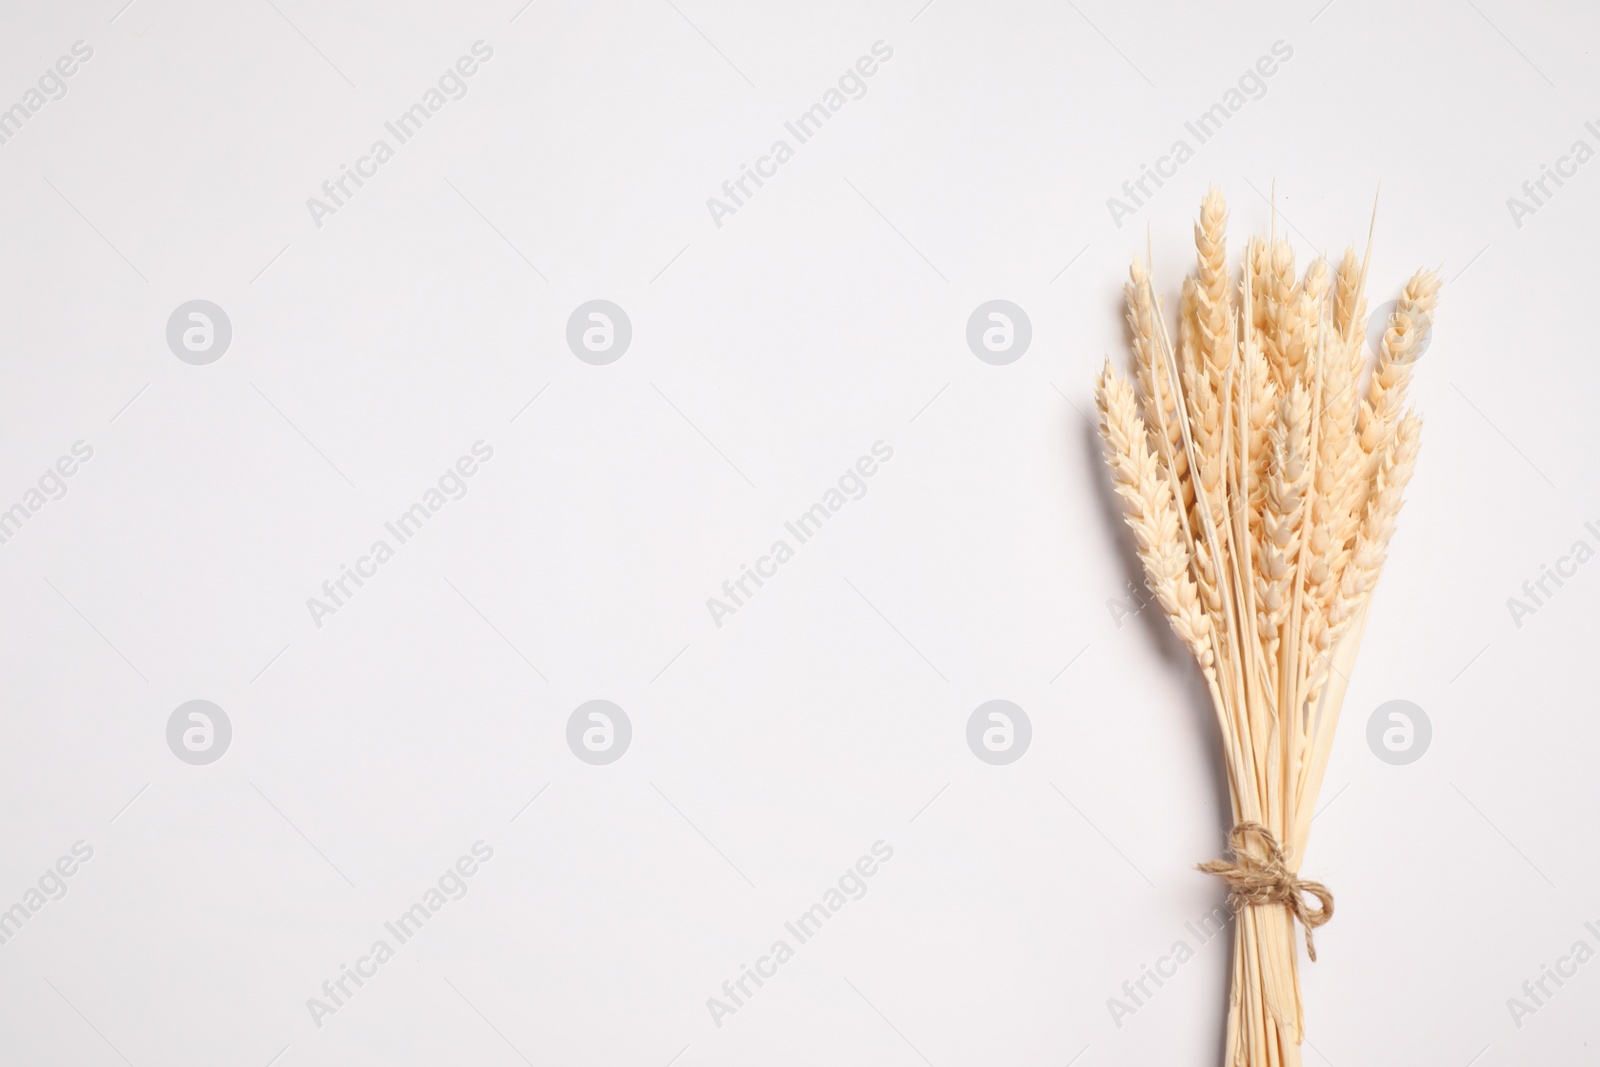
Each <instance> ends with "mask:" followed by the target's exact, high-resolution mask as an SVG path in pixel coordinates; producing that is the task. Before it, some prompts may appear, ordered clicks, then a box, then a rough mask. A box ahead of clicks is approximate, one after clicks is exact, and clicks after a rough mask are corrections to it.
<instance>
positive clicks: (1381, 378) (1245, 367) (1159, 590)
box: [1097, 190, 1439, 1067]
mask: <svg viewBox="0 0 1600 1067" xmlns="http://www.w3.org/2000/svg"><path fill="white" fill-rule="evenodd" d="M1226 225H1227V208H1226V206H1225V204H1224V202H1223V199H1222V196H1221V195H1220V194H1219V193H1217V192H1216V191H1215V190H1213V191H1212V192H1210V193H1209V194H1207V196H1206V197H1205V200H1204V202H1203V204H1202V206H1201V211H1200V220H1199V222H1198V224H1197V225H1196V226H1195V244H1196V246H1197V247H1198V249H1199V267H1198V270H1197V271H1196V273H1195V274H1194V275H1193V276H1191V277H1189V278H1187V279H1185V281H1184V286H1183V295H1182V300H1181V303H1180V307H1179V328H1178V345H1177V347H1176V350H1174V346H1173V345H1172V342H1171V339H1170V337H1169V335H1168V332H1167V327H1166V323H1165V321H1164V319H1163V315H1162V308H1161V304H1160V301H1159V300H1157V298H1156V295H1155V289H1154V286H1153V285H1152V283H1151V280H1150V275H1149V273H1148V271H1147V270H1146V268H1145V266H1144V265H1143V264H1142V263H1141V262H1139V261H1138V260H1135V261H1134V263H1133V267H1132V269H1131V271H1130V272H1129V273H1130V279H1129V282H1128V284H1127V286H1126V290H1125V291H1126V294H1127V306H1128V325H1129V326H1130V327H1131V328H1132V333H1133V355H1134V365H1135V377H1136V379H1137V388H1135V386H1134V385H1133V384H1131V383H1130V382H1129V381H1128V380H1126V379H1124V378H1122V377H1120V376H1118V375H1117V374H1116V372H1114V371H1113V370H1112V369H1111V364H1110V361H1109V360H1108V361H1107V363H1106V366H1105V369H1104V370H1103V371H1102V372H1101V374H1100V377H1099V379H1098V382H1097V400H1098V403H1099V409H1100V431H1101V434H1102V435H1103V436H1104V438H1105V445H1106V462H1107V463H1108V464H1109V465H1110V467H1111V472H1112V478H1113V481H1114V483H1115V488H1116V492H1117V494H1118V496H1120V497H1121V499H1122V501H1123V502H1124V504H1125V507H1126V518H1127V522H1128V526H1129V527H1130V528H1131V529H1132V530H1133V535H1134V540H1135V541H1136V542H1137V546H1138V553H1139V557H1140V559H1141V561H1142V562H1143V565H1144V571H1145V580H1146V582H1147V583H1148V584H1149V587H1150V591H1151V592H1152V593H1153V594H1154V596H1155V599H1156V600H1157V602H1159V604H1160V605H1161V607H1162V609H1163V610H1164V611H1165V612H1166V614H1167V617H1168V619H1169V620H1170V622H1171V623H1172V628H1173V630H1174V631H1175V632H1176V633H1177V635H1178V637H1179V639H1180V640H1182V641H1183V642H1184V644H1186V645H1187V646H1188V647H1189V649H1190V651H1191V652H1193V654H1194V658H1195V661H1196V662H1197V663H1198V665H1199V668H1200V671H1201V673H1202V674H1203V675H1204V677H1205V682H1206V685H1207V687H1208V688H1209V690H1210V693H1211V702H1212V704H1213V705H1214V707H1215V710H1216V716H1217V724H1218V726H1219V727H1220V728H1221V731H1222V747H1223V750H1224V752H1225V754H1226V760H1227V775H1228V786H1229V793H1230V795H1231V797H1232V806H1233V830H1232V832H1231V833H1230V834H1229V845H1230V848H1231V850H1232V852H1233V860H1232V861H1231V862H1228V861H1214V862H1212V863H1207V864H1202V865H1201V867H1200V869H1201V870H1204V871H1206V872H1207V873H1211V874H1215V875H1218V876H1219V877H1221V878H1223V879H1224V880H1225V881H1226V882H1227V884H1228V887H1229V902H1230V904H1231V905H1232V907H1233V909H1234V911H1235V912H1236V913H1237V917H1238V919H1237V922H1235V924H1234V956H1233V992H1232V996H1231V998H1230V1004H1229V1011H1228V1043H1227V1063H1228V1064H1229V1065H1230V1067H1237V1065H1244V1067H1266V1065H1269V1064H1270V1065H1274V1067H1279V1065H1282V1067H1296V1065H1298V1064H1299V1063H1300V1041H1301V1037H1302V1034H1303V1033H1304V1015H1303V1011H1302V1005H1301V1000H1300V979H1299V970H1298V944H1297V938H1296V936H1295V935H1296V931H1295V923H1296V922H1299V923H1300V924H1301V925H1302V926H1303V927H1304V932H1305V942H1306V949H1307V951H1308V953H1309V955H1310V957H1311V959H1312V960H1315V959H1316V950H1315V948H1314V945H1313V941H1312V936H1311V931H1312V930H1313V928H1315V927H1317V926H1320V925H1321V924H1322V923H1324V922H1326V921H1327V920H1328V918H1329V917H1331V915H1332V913H1333V897H1332V895H1331V894H1329V893H1328V891H1327V890H1326V889H1325V888H1324V887H1322V886H1321V885H1319V884H1318V883H1315V882H1310V881H1306V880H1303V879H1301V878H1300V876H1299V870H1300V862H1301V858H1302V857H1303V856H1304V854H1305V848H1306V840H1307V838H1308V836H1309V834H1310V830H1311V816H1312V813H1313V810H1314V808H1315V804H1316V799H1317V792H1318V790H1319V789H1320V788H1321V786H1322V778H1323V774H1324V772H1325V771H1326V769H1327V765H1328V756H1329V753H1330V752H1331V750H1332V747H1333V734H1334V727H1335V725H1336V724H1337V722H1338V719H1339V706H1340V704H1341V702H1342V701H1343V698H1344V688H1345V683H1346V681H1347V679H1348V675H1349V672H1350V669H1351V667H1352V666H1353V664H1354V660H1355V653H1356V648H1357V646H1358V644H1359V643H1360V640H1361V631H1362V627H1363V624H1364V621H1365V618H1366V610H1367V604H1368V602H1369V600H1370V598H1371V596H1372V591H1373V587H1374V585H1375V584H1376V582H1377V579H1378V572H1379V571H1380V570H1381V569H1382V567H1383V562H1384V559H1385V557H1386V554H1387V549H1388V544H1389V536H1390V533H1391V532H1392V531H1393V529H1394V524H1395V517H1396V515H1397V514H1398V513H1399V510H1400V504H1401V494H1402V493H1403V491H1404V490H1405V486H1406V483H1407V481H1408V480H1409V479H1410V477H1411V471H1412V467H1413V466H1414V464H1415V462H1416V456H1417V444H1418V433H1419V430H1420V428H1421V422H1420V420H1419V419H1418V418H1417V416H1416V415H1415V414H1414V413H1413V412H1411V411H1409V410H1402V404H1403V401H1404V398H1405V391H1406V386H1407V385H1408V383H1409V381H1410V378H1411V373H1412V365H1413V363H1414V362H1415V360H1416V358H1417V356H1418V355H1420V353H1421V350H1422V348H1423V347H1424V346H1425V342H1426V339H1427V332H1428V329H1429V326H1430V321H1429V320H1430V317H1431V315H1432V313H1433V309H1434V304H1435V302H1436V300H1437V297H1438V292H1439V281H1438V278H1437V276H1436V275H1435V274H1434V273H1433V272H1431V271H1426V270H1419V271H1418V272H1417V273H1416V274H1415V275H1413V276H1412V278H1411V281H1410V282H1409V284H1407V285H1406V287H1405V291H1404V292H1403V293H1402V295H1401V297H1400V299H1399V302H1398V307H1397V308H1396V310H1395V312H1394V313H1393V314H1392V315H1391V316H1390V318H1389V323H1388V328H1387V329H1386V330H1385V331H1384V334H1383V337H1382V340H1381V342H1380V344H1379V346H1378V358H1377V363H1376V366H1374V367H1373V368H1371V370H1370V374H1368V375H1366V383H1365V397H1364V398H1363V397H1361V395H1360V393H1361V390H1362V384H1363V382H1362V379H1363V376H1364V371H1366V366H1365V364H1366V362H1367V361H1366V358H1365V348H1366V336H1365V335H1366V329H1365V319H1366V313H1367V312H1366V302H1365V298H1364V295H1363V292H1364V290H1365V287H1366V276H1367V260H1368V258H1369V257H1370V251H1371V233H1370V230H1369V233H1368V241H1367V250H1368V252H1367V255H1364V256H1363V257H1362V259H1361V260H1360V261H1357V259H1356V256H1355V253H1354V251H1353V250H1351V251H1346V252H1345V254H1344V258H1343V260H1342V261H1341V262H1340V264H1339V268H1338V270H1337V271H1336V272H1334V274H1333V276H1332V277H1331V278H1330V276H1329V268H1328V265H1327V262H1326V261H1325V260H1322V259H1319V260H1317V261H1316V262H1314V263H1312V264H1311V266H1310V268H1309V269H1308V270H1307V271H1306V273H1305V276H1304V277H1303V278H1298V279H1297V277H1296V274H1295V267H1294V253H1293V251H1292V250H1291V248H1290V246H1289V244H1288V243H1287V242H1286V241H1283V240H1280V239H1278V238H1277V237H1276V236H1272V237H1269V238H1268V239H1267V240H1262V239H1261V238H1255V239H1252V240H1251V241H1250V242H1249V244H1248V247H1247V253H1246V257H1245V264H1244V267H1243V270H1242V271H1241V275H1240V276H1239V277H1238V278H1236V277H1235V276H1234V275H1233V273H1232V272H1231V271H1230V269H1229V267H1228V262H1227V255H1226V243H1225V235H1224V231H1225V229H1226Z"/></svg>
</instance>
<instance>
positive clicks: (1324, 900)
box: [1196, 822, 1333, 963]
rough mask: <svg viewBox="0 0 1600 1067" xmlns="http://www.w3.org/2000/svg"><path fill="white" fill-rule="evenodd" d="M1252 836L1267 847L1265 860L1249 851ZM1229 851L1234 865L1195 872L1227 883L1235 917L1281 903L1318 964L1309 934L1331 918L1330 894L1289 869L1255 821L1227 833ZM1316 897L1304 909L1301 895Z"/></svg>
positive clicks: (1277, 847) (1213, 865)
mask: <svg viewBox="0 0 1600 1067" xmlns="http://www.w3.org/2000/svg"><path fill="white" fill-rule="evenodd" d="M1251 834H1254V835H1255V836H1256V837H1258V838H1259V839H1260V840H1261V842H1262V844H1263V845H1265V846H1266V851H1267V855H1266V858H1265V859H1259V858H1257V857H1256V856H1255V855H1254V854H1252V853H1251V852H1249V851H1248V850H1247V849H1246V848H1245V845H1246V844H1247V841H1246V838H1247V837H1248V836H1249V835H1251ZM1228 851H1229V852H1232V853H1233V862H1232V863H1229V862H1228V861H1226V860H1212V861H1210V862H1209V863H1201V864H1197V865H1196V868H1197V869H1198V870H1201V871H1204V872H1205V873H1206V874H1214V875H1216V876H1217V877H1218V878H1221V879H1222V880H1223V881H1225V882H1227V883H1228V907H1230V908H1232V909H1233V911H1234V914H1238V913H1239V912H1241V911H1243V910H1244V909H1245V908H1247V907H1259V906H1261V905H1263V904H1281V905H1283V906H1284V907H1286V908H1288V909H1289V912H1290V914H1292V915H1293V916H1294V917H1295V918H1296V919H1298V920H1299V922H1300V925H1301V926H1303V927H1304V928H1305V931H1306V953H1307V955H1309V956H1310V957H1311V962H1312V963H1315V962H1316V961H1317V948H1316V946H1315V945H1314V944H1313V943H1312V941H1311V931H1313V930H1315V929H1316V928H1317V927H1319V926H1321V925H1322V924H1323V923H1325V922H1327V921H1328V920H1329V919H1331V918H1333V894H1332V893H1330V892H1328V887H1327V886H1325V885H1323V884H1322V883H1321V882H1313V881H1311V880H1310V879H1308V878H1300V877H1297V876H1296V875H1295V874H1294V872H1292V871H1290V870H1289V865H1288V863H1287V861H1286V858H1285V857H1284V854H1283V846H1282V845H1280V844H1278V839H1277V838H1276V837H1274V836H1273V835H1272V831H1271V830H1269V829H1267V828H1266V827H1265V826H1262V825H1261V824H1260V823H1258V822H1242V823H1239V824H1238V825H1237V826H1235V827H1234V828H1233V829H1232V830H1230V831H1229V832H1228ZM1306 893H1309V894H1311V895H1312V896H1314V897H1316V898H1317V901H1318V902H1319V904H1320V906H1319V907H1317V908H1315V909H1313V908H1310V907H1307V906H1306V901H1305V897H1304V895H1303V894H1306Z"/></svg>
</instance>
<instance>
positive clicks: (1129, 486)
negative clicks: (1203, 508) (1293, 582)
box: [1095, 360, 1212, 671]
mask: <svg viewBox="0 0 1600 1067" xmlns="http://www.w3.org/2000/svg"><path fill="white" fill-rule="evenodd" d="M1095 401H1096V404H1097V406H1098V407H1099V409H1100V434H1101V436H1102V437H1103V438H1104V439H1105V442H1106V462H1107V463H1108V464H1109V465H1110V467H1111V471H1112V480H1113V484H1114V487H1115V489H1116V492H1117V495H1118V496H1119V497H1121V498H1122V501H1123V505H1124V508H1125V512H1124V518H1125V519H1126V521H1127V523H1128V527H1129V529H1131V530H1132V531H1133V537H1134V544H1135V546H1136V547H1137V549H1138V552H1139V559H1140V561H1141V562H1142V563H1143V564H1144V572H1145V583H1146V584H1147V585H1148V586H1149V588H1150V592H1152V593H1153V594H1155V597H1156V600H1157V602H1159V603H1160V605H1161V608H1162V610H1163V611H1165V612H1166V613H1167V619H1168V621H1169V622H1171V624H1172V629H1173V630H1174V632H1176V633H1177V635H1178V637H1179V639H1180V640H1182V641H1183V642H1184V644H1186V645H1187V646H1188V647H1189V650H1190V651H1191V652H1192V653H1193V654H1194V657H1195V659H1196V660H1197V661H1198V662H1199V664H1200V667H1201V669H1202V670H1206V671H1209V670H1210V669H1211V661H1212V652H1211V621H1210V619H1209V617H1208V616H1207V615H1206V613H1205V612H1204V611H1203V610H1201V607H1200V599H1199V594H1198V591H1197V590H1196V588H1195V583H1194V580H1193V579H1192V578H1191V577H1190V575H1189V550H1188V546H1187V544H1186V543H1185V541H1184V539H1183V536H1182V533H1181V530H1180V527H1179V522H1180V520H1179V518H1178V512H1177V509H1176V507H1175V506H1174V503H1173V499H1172V489H1171V485H1170V483H1169V480H1168V476H1167V473H1166V472H1165V471H1164V470H1163V469H1162V467H1161V460H1160V457H1159V456H1157V455H1156V454H1155V453H1154V452H1153V451H1152V450H1151V448H1150V443H1149V438H1148V435H1147V432H1146V430H1145V425H1144V420H1143V419H1141V418H1140V417H1139V411H1138V407H1137V405H1136V404H1135V403H1134V398H1133V390H1132V388H1131V387H1130V386H1129V385H1128V383H1127V382H1126V381H1125V380H1124V379H1122V378H1119V377H1118V376H1117V375H1116V373H1115V372H1113V371H1112V369H1111V363H1110V361H1109V360H1108V361H1107V362H1106V365H1105V369H1104V370H1102V371H1101V373H1100V378H1099V381H1098V382H1097V383H1096V390H1095Z"/></svg>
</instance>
